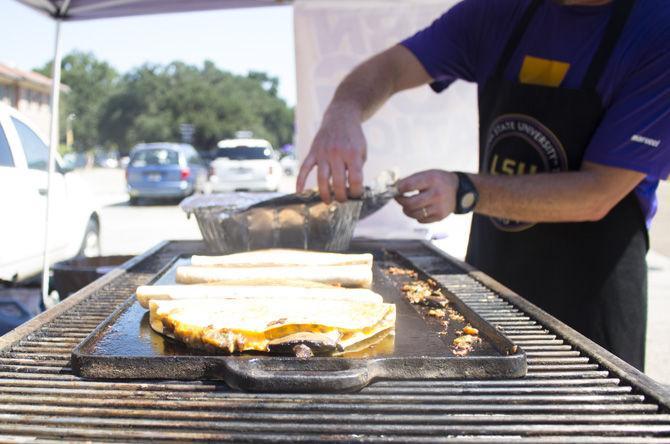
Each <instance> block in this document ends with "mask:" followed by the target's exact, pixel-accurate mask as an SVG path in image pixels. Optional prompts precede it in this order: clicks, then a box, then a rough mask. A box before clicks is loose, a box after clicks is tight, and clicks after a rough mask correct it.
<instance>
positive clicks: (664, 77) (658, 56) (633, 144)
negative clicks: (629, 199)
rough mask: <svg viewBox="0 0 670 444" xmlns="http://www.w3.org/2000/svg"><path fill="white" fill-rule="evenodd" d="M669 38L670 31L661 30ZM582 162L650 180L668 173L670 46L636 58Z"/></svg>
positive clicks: (669, 169)
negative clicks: (622, 169) (613, 168)
mask: <svg viewBox="0 0 670 444" xmlns="http://www.w3.org/2000/svg"><path fill="white" fill-rule="evenodd" d="M667 34H668V38H669V39H670V32H668V33H667ZM584 160H588V161H590V162H594V163H599V164H604V165H609V166H614V167H620V168H625V169H631V170H635V171H639V172H641V173H645V174H647V175H648V176H649V177H650V178H653V179H661V180H663V179H667V178H668V175H669V174H670V47H669V46H668V44H667V43H662V44H659V45H658V46H657V47H656V48H654V49H653V50H651V51H649V52H648V53H647V55H646V56H645V57H644V58H641V60H640V63H639V64H638V65H637V67H636V68H635V69H634V70H632V73H631V74H630V75H629V76H628V77H627V78H626V79H625V80H624V81H623V83H622V84H621V86H620V87H619V90H618V92H617V93H616V94H615V95H614V96H613V98H612V102H611V103H610V105H609V106H608V108H607V110H606V112H605V115H604V116H603V120H602V121H601V123H600V126H599V127H598V129H597V130H596V132H595V134H594V135H593V138H592V139H591V143H590V144H589V146H588V148H587V150H586V153H585V155H584Z"/></svg>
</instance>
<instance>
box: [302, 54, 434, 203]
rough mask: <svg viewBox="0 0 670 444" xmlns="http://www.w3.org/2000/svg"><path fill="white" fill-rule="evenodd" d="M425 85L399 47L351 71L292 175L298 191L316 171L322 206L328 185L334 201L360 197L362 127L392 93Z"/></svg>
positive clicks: (411, 57) (426, 76) (417, 65)
mask: <svg viewBox="0 0 670 444" xmlns="http://www.w3.org/2000/svg"><path fill="white" fill-rule="evenodd" d="M430 81H431V77H430V75H429V74H428V73H427V72H426V70H425V69H424V68H423V66H422V65H421V63H420V62H419V61H418V60H417V59H416V57H415V56H414V55H413V54H412V53H411V52H410V51H409V50H408V49H407V48H405V47H404V46H401V45H396V46H393V47H391V48H389V49H387V50H386V51H384V52H381V53H379V54H377V55H375V56H374V57H372V58H371V59H369V60H367V61H365V62H363V63H362V64H361V65H359V66H358V67H356V68H355V69H354V70H353V71H352V72H351V73H350V74H349V75H347V77H346V78H345V79H344V80H343V81H342V82H341V83H340V85H339V86H338V87H337V90H336V91H335V95H334V96H333V99H332V101H331V102H330V105H329V106H328V108H327V110H326V112H325V114H324V117H323V121H322V122H321V127H320V128H319V131H318V132H317V134H316V137H315V138H314V141H313V142H312V147H311V149H310V152H309V154H308V155H307V157H306V158H305V161H304V162H303V164H302V166H301V168H300V172H299V173H298V179H297V184H296V188H297V190H298V192H301V191H303V189H304V187H305V181H306V179H307V176H308V175H309V173H310V171H311V170H312V169H313V168H314V167H315V166H316V167H317V180H318V184H319V193H320V195H321V198H322V199H323V201H324V202H327V203H328V202H330V201H331V181H332V192H333V194H334V195H335V199H336V200H338V201H340V202H343V201H345V200H346V199H347V195H348V194H350V195H351V196H360V195H361V194H362V193H363V163H364V162H365V160H366V149H367V147H366V142H365V136H364V135H363V129H362V127H361V124H362V122H364V121H365V120H366V119H368V118H369V117H371V116H372V115H373V114H374V113H375V112H376V111H377V110H378V109H379V108H380V107H381V106H382V105H383V104H384V103H385V102H386V101H387V100H388V99H389V98H390V97H391V96H392V95H393V94H395V93H397V92H399V91H402V90H405V89H409V88H413V87H417V86H420V85H424V84H426V83H429V82H430ZM347 189H348V190H349V193H347Z"/></svg>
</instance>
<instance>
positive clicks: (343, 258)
mask: <svg viewBox="0 0 670 444" xmlns="http://www.w3.org/2000/svg"><path fill="white" fill-rule="evenodd" d="M191 264H192V265H194V266H197V267H299V266H311V267H314V266H337V265H366V266H368V267H369V268H371V267H372V255H371V254H370V253H364V254H344V253H326V252H320V251H305V250H292V249H285V248H272V249H267V250H255V251H246V252H244V253H235V254H228V255H225V256H193V257H192V258H191Z"/></svg>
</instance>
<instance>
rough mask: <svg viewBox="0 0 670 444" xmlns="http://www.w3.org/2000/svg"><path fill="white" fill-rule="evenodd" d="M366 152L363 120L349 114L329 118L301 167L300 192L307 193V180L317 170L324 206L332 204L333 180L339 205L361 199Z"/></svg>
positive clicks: (337, 113)
mask: <svg viewBox="0 0 670 444" xmlns="http://www.w3.org/2000/svg"><path fill="white" fill-rule="evenodd" d="M366 152H367V145H366V142H365V136H364V135H363V128H362V127H361V119H360V117H353V116H352V114H351V113H349V112H346V111H343V112H332V113H329V114H327V115H326V117H325V118H324V121H323V123H322V125H321V128H320V129H319V131H318V132H317V133H316V137H315V138H314V141H313V142H312V147H311V149H310V151H309V154H308V155H307V157H306V158H305V161H304V162H303V164H302V166H301V167H300V172H299V173H298V180H297V184H296V188H297V191H298V192H299V193H300V192H302V191H303V190H304V188H305V180H306V179H307V176H308V175H309V173H310V171H312V169H313V168H314V167H315V166H316V167H317V181H318V184H319V194H320V195H321V199H322V200H323V201H324V202H326V203H330V201H331V178H332V193H333V194H334V195H335V200H337V201H338V202H344V201H345V200H347V197H359V196H361V195H362V194H363V164H364V163H365V159H366V155H367V154H366Z"/></svg>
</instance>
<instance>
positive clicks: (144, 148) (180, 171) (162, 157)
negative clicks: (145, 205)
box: [126, 143, 207, 205]
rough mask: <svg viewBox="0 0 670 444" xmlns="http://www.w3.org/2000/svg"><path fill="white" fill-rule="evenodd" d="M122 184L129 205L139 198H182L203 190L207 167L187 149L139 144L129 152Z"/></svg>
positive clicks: (174, 144)
mask: <svg viewBox="0 0 670 444" xmlns="http://www.w3.org/2000/svg"><path fill="white" fill-rule="evenodd" d="M126 182H127V184H128V194H129V195H130V204H131V205H135V204H137V202H138V200H139V199H141V198H154V199H156V198H158V199H161V198H162V199H169V198H172V199H174V198H182V197H186V196H190V195H191V194H193V193H195V192H204V191H205V190H206V186H207V167H206V166H205V163H204V162H203V160H202V159H201V157H200V155H199V154H198V152H197V151H196V150H195V148H193V147H192V146H191V145H186V144H178V143H147V144H141V145H138V146H136V147H135V148H133V149H132V151H131V152H130V161H129V163H128V167H127V168H126Z"/></svg>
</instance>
